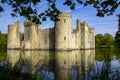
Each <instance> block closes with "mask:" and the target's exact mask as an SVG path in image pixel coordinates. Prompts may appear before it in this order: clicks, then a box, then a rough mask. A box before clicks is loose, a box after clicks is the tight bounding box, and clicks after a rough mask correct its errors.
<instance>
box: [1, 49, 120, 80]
mask: <svg viewBox="0 0 120 80" xmlns="http://www.w3.org/2000/svg"><path fill="white" fill-rule="evenodd" d="M119 52H120V49H110V48H107V49H96V50H74V51H56V52H55V51H44V50H42V51H19V50H8V51H7V52H5V51H3V50H1V51H0V55H1V60H0V61H1V64H2V63H3V62H4V63H5V62H6V61H8V64H10V65H11V66H16V63H17V64H18V63H20V64H21V73H22V72H29V73H35V72H36V71H39V75H40V78H41V80H91V79H99V80H101V79H104V78H105V79H107V80H109V79H113V80H114V79H119V78H120V74H119V73H120V54H119ZM1 64H0V65H1Z"/></svg>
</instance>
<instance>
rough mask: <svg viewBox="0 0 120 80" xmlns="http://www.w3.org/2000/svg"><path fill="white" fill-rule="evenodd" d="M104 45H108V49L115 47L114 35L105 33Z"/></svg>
mask: <svg viewBox="0 0 120 80" xmlns="http://www.w3.org/2000/svg"><path fill="white" fill-rule="evenodd" d="M104 41H105V42H104V43H105V45H107V46H108V47H110V46H111V45H113V43H114V38H113V36H112V35H110V34H109V33H105V34H104Z"/></svg>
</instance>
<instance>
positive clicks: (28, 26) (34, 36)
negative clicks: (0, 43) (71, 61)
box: [7, 12, 95, 50]
mask: <svg viewBox="0 0 120 80" xmlns="http://www.w3.org/2000/svg"><path fill="white" fill-rule="evenodd" d="M58 19H59V20H58V21H56V22H55V24H54V27H53V28H47V29H40V28H39V25H38V24H35V23H32V22H30V21H25V22H24V33H21V27H20V25H21V24H20V21H17V22H16V23H14V24H12V25H8V39H7V40H8V41H7V48H8V49H28V50H29V49H30V50H35V49H54V50H73V49H94V48H95V38H94V28H90V27H89V26H88V24H87V23H86V22H80V21H79V20H77V21H76V29H72V27H71V15H70V14H69V13H66V12H63V13H61V14H60V15H59V16H58Z"/></svg>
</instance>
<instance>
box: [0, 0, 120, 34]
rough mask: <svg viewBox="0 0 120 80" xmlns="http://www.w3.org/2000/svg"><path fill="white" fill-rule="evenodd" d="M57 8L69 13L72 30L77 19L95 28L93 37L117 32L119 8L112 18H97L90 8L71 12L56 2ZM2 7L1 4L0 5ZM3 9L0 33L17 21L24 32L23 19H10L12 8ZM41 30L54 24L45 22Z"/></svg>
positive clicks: (79, 6)
mask: <svg viewBox="0 0 120 80" xmlns="http://www.w3.org/2000/svg"><path fill="white" fill-rule="evenodd" d="M56 3H57V7H58V9H59V10H61V11H62V12H69V13H70V14H71V16H72V28H74V29H75V28H76V19H79V20H80V21H81V22H83V21H86V22H87V23H88V25H89V26H90V27H93V28H95V35H96V34H105V33H110V34H111V35H113V36H115V33H116V31H117V30H118V21H117V20H118V18H117V17H116V14H118V13H119V11H120V7H119V8H117V10H116V11H115V13H114V14H113V15H112V16H105V17H97V16H96V13H97V11H96V9H95V8H93V7H92V6H87V7H83V6H81V5H76V9H75V10H73V11H71V10H70V9H69V8H68V7H67V6H62V1H61V0H57V2H56ZM46 4H47V3H46V2H45V1H43V2H42V3H40V4H39V5H38V6H39V8H38V9H40V10H39V11H41V8H44V9H45V8H46V7H47V5H46ZM0 5H2V4H0ZM2 6H3V7H4V8H5V12H3V13H0V31H1V32H2V33H7V30H8V24H13V23H14V22H16V21H17V20H20V21H21V26H22V32H24V27H23V23H24V21H25V20H26V19H25V18H24V17H21V16H18V17H14V18H13V17H11V15H10V12H11V10H12V8H11V7H10V6H8V5H2ZM40 27H41V28H49V27H54V22H52V21H50V20H47V21H46V22H43V23H42V25H41V26H40Z"/></svg>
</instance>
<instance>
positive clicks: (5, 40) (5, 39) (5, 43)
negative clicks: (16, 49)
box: [0, 31, 7, 48]
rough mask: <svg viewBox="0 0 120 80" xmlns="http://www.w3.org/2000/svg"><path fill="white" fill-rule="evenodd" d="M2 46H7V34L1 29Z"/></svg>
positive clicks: (0, 46)
mask: <svg viewBox="0 0 120 80" xmlns="http://www.w3.org/2000/svg"><path fill="white" fill-rule="evenodd" d="M0 48H7V34H3V33H1V31H0Z"/></svg>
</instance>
